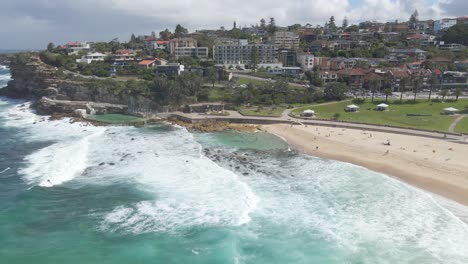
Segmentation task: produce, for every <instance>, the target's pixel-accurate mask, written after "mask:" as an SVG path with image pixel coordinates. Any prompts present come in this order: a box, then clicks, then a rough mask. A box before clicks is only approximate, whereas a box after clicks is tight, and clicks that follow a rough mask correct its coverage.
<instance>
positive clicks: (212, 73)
mask: <svg viewBox="0 0 468 264" xmlns="http://www.w3.org/2000/svg"><path fill="white" fill-rule="evenodd" d="M206 77H207V79H208V80H209V81H210V82H211V84H212V85H213V88H214V85H215V83H216V80H217V79H218V73H217V71H216V69H214V68H209V69H208V73H207V76H206Z"/></svg>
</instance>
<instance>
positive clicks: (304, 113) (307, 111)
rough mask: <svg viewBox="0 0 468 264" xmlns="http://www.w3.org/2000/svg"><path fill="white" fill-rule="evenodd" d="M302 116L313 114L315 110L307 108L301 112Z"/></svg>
mask: <svg viewBox="0 0 468 264" xmlns="http://www.w3.org/2000/svg"><path fill="white" fill-rule="evenodd" d="M302 115H303V116H313V115H315V111H314V110H310V109H307V110H305V111H304V112H303V113H302Z"/></svg>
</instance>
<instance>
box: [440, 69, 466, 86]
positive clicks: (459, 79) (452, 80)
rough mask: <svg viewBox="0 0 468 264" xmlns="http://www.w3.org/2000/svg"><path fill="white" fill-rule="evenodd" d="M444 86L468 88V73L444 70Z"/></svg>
mask: <svg viewBox="0 0 468 264" xmlns="http://www.w3.org/2000/svg"><path fill="white" fill-rule="evenodd" d="M442 88H450V89H452V88H453V89H455V88H464V89H465V88H468V73H467V72H456V71H446V72H444V76H443V79H442Z"/></svg>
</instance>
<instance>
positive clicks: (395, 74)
mask: <svg viewBox="0 0 468 264" xmlns="http://www.w3.org/2000/svg"><path fill="white" fill-rule="evenodd" d="M387 77H388V79H389V80H390V85H391V87H392V89H393V91H394V92H400V84H401V80H402V79H404V78H406V79H409V78H410V73H409V71H408V68H406V67H405V68H398V67H394V68H390V69H388V70H387ZM407 85H409V84H408V83H407Z"/></svg>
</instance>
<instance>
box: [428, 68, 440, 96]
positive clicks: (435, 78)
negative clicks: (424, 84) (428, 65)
mask: <svg viewBox="0 0 468 264" xmlns="http://www.w3.org/2000/svg"><path fill="white" fill-rule="evenodd" d="M438 82H439V80H437V77H436V76H435V75H432V76H431V85H430V86H429V87H430V88H429V98H428V99H427V101H428V102H430V101H431V96H432V91H433V90H434V86H435V85H436V84H437V83H438Z"/></svg>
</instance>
